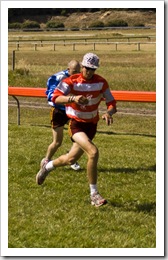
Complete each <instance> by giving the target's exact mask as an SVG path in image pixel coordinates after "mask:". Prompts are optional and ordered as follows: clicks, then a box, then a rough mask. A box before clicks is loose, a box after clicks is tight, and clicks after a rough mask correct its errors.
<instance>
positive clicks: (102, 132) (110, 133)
mask: <svg viewBox="0 0 168 260" xmlns="http://www.w3.org/2000/svg"><path fill="white" fill-rule="evenodd" d="M97 133H99V134H106V135H133V136H145V137H153V138H156V135H150V134H139V133H124V132H123V133H122V132H121V133H120V132H117V133H116V132H112V131H109V132H108V131H107V132H106V131H99V130H98V131H97Z"/></svg>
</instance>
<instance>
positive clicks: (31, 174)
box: [8, 49, 156, 248]
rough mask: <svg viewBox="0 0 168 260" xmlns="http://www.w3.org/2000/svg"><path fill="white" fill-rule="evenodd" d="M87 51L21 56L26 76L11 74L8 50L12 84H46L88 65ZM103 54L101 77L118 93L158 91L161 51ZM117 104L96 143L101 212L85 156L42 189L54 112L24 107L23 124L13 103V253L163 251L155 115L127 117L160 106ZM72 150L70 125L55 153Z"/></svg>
mask: <svg viewBox="0 0 168 260" xmlns="http://www.w3.org/2000/svg"><path fill="white" fill-rule="evenodd" d="M84 53H85V49H83V50H80V51H75V52H72V51H70V50H66V51H65V50H63V49H60V51H59V52H55V53H54V52H53V51H37V52H34V51H19V52H17V54H16V64H17V68H18V67H19V66H20V68H22V69H23V71H25V73H23V74H22V73H20V72H19V71H17V70H16V71H12V70H11V61H12V58H11V51H9V83H8V84H9V85H13V86H34V87H45V82H46V79H47V78H48V76H50V75H51V74H53V73H55V72H56V71H58V70H61V69H64V68H65V66H66V64H67V63H68V61H69V60H70V59H72V58H74V57H75V58H76V59H79V60H81V58H82V56H83V54H84ZM96 53H97V54H98V55H99V56H100V60H101V67H100V68H99V71H98V73H99V74H101V75H102V76H104V77H105V78H106V79H107V80H108V81H109V84H110V88H111V89H115V90H126V89H127V90H146V91H155V90H156V75H155V74H156V64H155V58H156V56H155V50H151V51H141V52H137V51H127V50H123V51H120V52H117V53H116V52H113V51H111V50H108V49H104V50H99V51H97V52H96ZM26 71H28V73H27V74H26ZM11 99H12V98H9V100H11ZM26 100H28V99H26ZM29 100H31V101H32V100H34V99H29ZM35 101H36V102H39V104H41V103H42V102H45V101H41V100H40V99H39V100H35ZM118 107H119V113H118V114H116V115H115V116H114V124H113V125H112V126H109V127H108V126H106V125H105V122H104V121H102V120H100V121H99V124H98V132H97V135H96V137H95V140H94V142H95V144H96V145H97V146H98V147H99V151H100V159H99V163H98V175H99V179H98V186H99V190H100V193H101V194H102V195H103V196H104V197H105V198H107V200H108V204H107V205H106V206H104V207H101V208H98V209H96V208H94V207H93V206H91V205H90V201H89V186H88V181H87V176H86V162H87V158H86V156H85V155H84V156H83V157H82V158H81V159H80V161H79V163H80V165H81V168H82V169H81V170H80V171H79V172H74V171H73V170H72V169H70V167H63V168H59V169H56V170H55V171H53V172H52V173H51V174H50V175H49V177H48V178H47V179H46V181H45V183H44V184H43V185H42V186H40V187H39V186H37V184H36V183H35V176H36V173H37V171H38V170H39V163H40V161H41V159H42V158H43V157H44V155H45V153H46V149H47V147H48V145H49V143H50V142H51V140H52V135H51V129H50V123H49V109H44V108H41V109H40V108H38V109H34V108H26V107H22V108H21V125H20V126H19V127H18V126H17V125H16V108H15V107H12V106H9V109H8V120H9V128H8V160H9V165H8V181H9V182H8V185H9V186H8V192H9V194H8V203H9V205H8V206H9V208H8V228H9V230H8V243H9V244H8V247H9V248H155V247H156V117H155V116H154V115H151V114H150V115H149V113H148V114H146V115H138V114H137V113H134V115H129V114H124V113H120V110H122V109H126V108H129V109H133V110H134V111H135V110H137V111H136V112H138V110H139V109H146V110H148V111H155V104H145V103H144V104H142V103H141V104H140V103H120V102H118ZM70 147H71V141H70V139H69V136H68V131H67V126H65V130H64V141H63V145H62V147H61V148H60V149H59V151H58V152H57V154H56V155H55V156H56V157H57V156H59V155H60V154H62V153H65V152H66V151H67V150H68V149H69V148H70Z"/></svg>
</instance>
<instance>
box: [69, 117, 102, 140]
mask: <svg viewBox="0 0 168 260" xmlns="http://www.w3.org/2000/svg"><path fill="white" fill-rule="evenodd" d="M96 131H97V123H96V124H94V123H84V122H78V121H76V120H75V119H71V120H70V122H69V135H70V137H71V139H72V141H73V138H72V137H73V135H74V134H75V133H78V132H84V133H85V134H86V135H87V136H88V137H89V139H90V140H92V139H93V138H94V136H95V134H96Z"/></svg>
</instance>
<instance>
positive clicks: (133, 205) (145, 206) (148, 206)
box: [108, 201, 156, 215]
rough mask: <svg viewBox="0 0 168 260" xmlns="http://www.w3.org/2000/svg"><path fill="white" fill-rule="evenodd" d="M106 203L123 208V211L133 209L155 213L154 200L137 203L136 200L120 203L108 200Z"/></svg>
mask: <svg viewBox="0 0 168 260" xmlns="http://www.w3.org/2000/svg"><path fill="white" fill-rule="evenodd" d="M108 205H109V206H112V207H115V208H123V210H124V211H134V212H144V213H150V214H152V215H155V214H156V203H155V202H145V203H141V204H139V203H138V202H134V201H133V202H129V203H128V202H125V203H120V202H116V201H108Z"/></svg>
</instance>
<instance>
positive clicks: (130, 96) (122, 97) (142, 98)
mask: <svg viewBox="0 0 168 260" xmlns="http://www.w3.org/2000/svg"><path fill="white" fill-rule="evenodd" d="M45 90H46V89H45V88H23V87H10V86H9V87H8V94H9V95H11V96H25V97H46V94H45ZM111 93H112V94H113V96H114V98H115V99H116V100H117V101H130V102H131V101H133V102H156V92H151V91H118V90H113V91H111Z"/></svg>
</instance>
